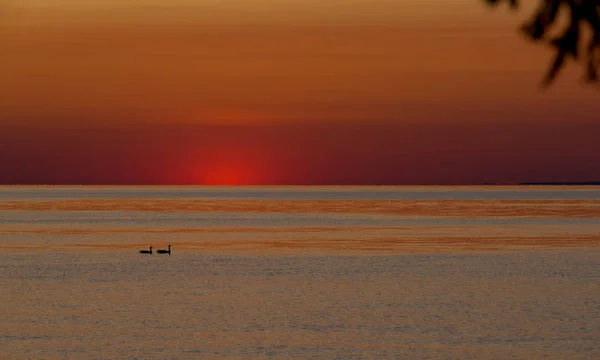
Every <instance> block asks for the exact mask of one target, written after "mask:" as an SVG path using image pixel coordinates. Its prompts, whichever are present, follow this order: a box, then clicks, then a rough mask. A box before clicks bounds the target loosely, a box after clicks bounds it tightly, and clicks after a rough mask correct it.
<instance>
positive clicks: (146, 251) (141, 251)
mask: <svg viewBox="0 0 600 360" xmlns="http://www.w3.org/2000/svg"><path fill="white" fill-rule="evenodd" d="M140 254H152V246H150V250H140Z"/></svg>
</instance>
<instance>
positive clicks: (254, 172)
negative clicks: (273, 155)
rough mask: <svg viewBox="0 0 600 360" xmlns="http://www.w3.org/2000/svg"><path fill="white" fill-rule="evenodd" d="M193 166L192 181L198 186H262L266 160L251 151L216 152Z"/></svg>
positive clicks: (231, 150)
mask: <svg viewBox="0 0 600 360" xmlns="http://www.w3.org/2000/svg"><path fill="white" fill-rule="evenodd" d="M202 158H203V159H202V160H200V161H196V162H194V163H193V164H192V168H191V169H190V172H191V176H192V181H193V182H194V183H195V184H198V185H260V184H262V183H264V181H265V180H266V178H265V173H266V171H265V159H264V157H262V156H259V155H258V154H256V153H254V152H252V151H251V150H250V149H229V150H227V151H214V152H210V153H209V154H207V155H205V156H203V157H202Z"/></svg>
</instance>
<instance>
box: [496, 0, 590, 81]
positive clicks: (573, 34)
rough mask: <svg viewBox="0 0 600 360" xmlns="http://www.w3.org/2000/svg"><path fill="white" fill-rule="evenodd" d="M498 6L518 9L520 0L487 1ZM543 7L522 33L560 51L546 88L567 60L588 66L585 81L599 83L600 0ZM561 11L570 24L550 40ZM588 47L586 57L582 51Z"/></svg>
mask: <svg viewBox="0 0 600 360" xmlns="http://www.w3.org/2000/svg"><path fill="white" fill-rule="evenodd" d="M484 1H485V2H486V3H488V4H490V5H492V6H495V5H498V4H500V3H509V5H510V7H511V8H513V9H516V8H518V6H519V3H520V2H521V1H520V0H484ZM539 3H540V4H539V7H538V9H537V10H536V12H535V13H534V14H533V16H532V18H531V19H530V20H528V21H527V22H526V23H525V24H523V25H522V27H521V31H522V32H523V33H524V34H525V35H526V36H527V37H528V38H529V39H531V40H532V41H536V42H545V43H548V44H549V45H551V46H552V47H553V48H555V50H556V55H555V57H554V60H553V62H552V65H551V66H550V69H549V70H548V72H547V73H546V76H545V78H544V81H543V85H545V86H546V85H549V84H550V83H552V81H553V80H554V79H555V78H556V75H557V74H558V72H559V71H560V70H561V69H562V68H563V67H564V64H565V63H566V61H567V60H569V59H571V60H575V61H582V62H583V63H584V64H585V80H586V81H587V82H589V83H598V80H599V79H598V71H599V70H600V0H539ZM561 11H564V12H568V14H569V19H570V20H569V23H568V25H567V26H566V28H565V29H563V30H562V33H561V35H559V36H557V37H553V38H548V36H547V34H548V32H549V31H550V29H551V28H552V27H553V25H555V22H556V19H557V18H558V15H559V14H560V13H561ZM586 28H588V29H589V30H590V34H591V36H590V39H589V42H587V43H586V44H583V42H584V36H583V34H584V31H585V29H586ZM583 45H585V48H584V52H583V54H582V53H581V50H582V49H581V47H582V46H583Z"/></svg>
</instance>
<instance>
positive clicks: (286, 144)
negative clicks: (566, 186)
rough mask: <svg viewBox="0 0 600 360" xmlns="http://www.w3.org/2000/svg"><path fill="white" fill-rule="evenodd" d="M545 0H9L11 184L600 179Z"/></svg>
mask: <svg viewBox="0 0 600 360" xmlns="http://www.w3.org/2000/svg"><path fill="white" fill-rule="evenodd" d="M535 3H536V2H534V1H529V2H527V4H526V6H525V8H524V9H522V10H521V11H519V12H517V13H515V12H511V11H509V10H508V9H507V8H506V7H504V8H499V9H490V8H489V7H487V6H485V5H484V4H483V2H482V1H472V0H453V1H447V0H420V1H413V0H343V1H342V0H328V1H321V0H318V1H317V0H255V1H242V0H171V1H169V2H165V1H162V0H119V1H117V0H102V1H100V0H0V49H2V53H3V54H2V56H1V57H0V79H2V81H0V169H1V170H0V184H198V185H202V184H209V185H245V184H247V185H261V184H265V185H266V184H307V185H308V184H331V185H343V184H361V185H368V184H386V185H389V184H480V183H518V182H544V181H593V180H595V181H598V180H600V166H598V164H600V141H598V135H600V121H599V119H600V101H598V100H599V99H600V93H599V92H598V90H597V89H594V88H591V87H589V86H585V85H583V84H582V75H583V72H582V69H581V67H580V66H579V65H577V64H570V66H568V67H567V69H566V70H565V72H564V73H563V74H561V76H559V78H558V80H557V82H556V83H555V84H554V86H552V87H551V88H549V89H547V90H541V89H540V87H539V84H540V81H541V79H542V77H543V74H544V71H545V69H546V66H547V65H548V64H549V62H550V60H551V57H552V53H551V51H550V49H548V48H546V47H544V46H543V45H533V44H531V43H529V42H527V41H526V40H525V39H524V38H523V37H522V36H521V35H519V34H518V32H517V31H516V29H517V27H518V26H519V24H520V23H521V22H523V21H524V20H525V19H526V18H527V17H528V16H529V15H530V14H531V9H532V6H534V5H535Z"/></svg>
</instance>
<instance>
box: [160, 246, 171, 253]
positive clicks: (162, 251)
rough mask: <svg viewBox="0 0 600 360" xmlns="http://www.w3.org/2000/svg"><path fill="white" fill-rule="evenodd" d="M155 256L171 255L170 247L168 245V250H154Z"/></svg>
mask: <svg viewBox="0 0 600 360" xmlns="http://www.w3.org/2000/svg"><path fill="white" fill-rule="evenodd" d="M156 253H157V254H169V255H171V245H169V250H156Z"/></svg>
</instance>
